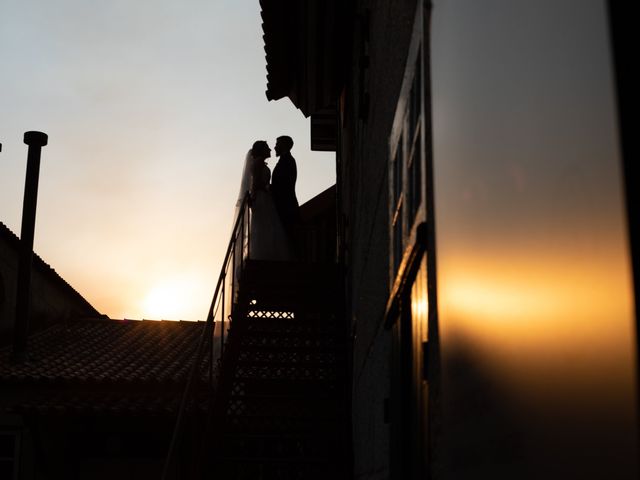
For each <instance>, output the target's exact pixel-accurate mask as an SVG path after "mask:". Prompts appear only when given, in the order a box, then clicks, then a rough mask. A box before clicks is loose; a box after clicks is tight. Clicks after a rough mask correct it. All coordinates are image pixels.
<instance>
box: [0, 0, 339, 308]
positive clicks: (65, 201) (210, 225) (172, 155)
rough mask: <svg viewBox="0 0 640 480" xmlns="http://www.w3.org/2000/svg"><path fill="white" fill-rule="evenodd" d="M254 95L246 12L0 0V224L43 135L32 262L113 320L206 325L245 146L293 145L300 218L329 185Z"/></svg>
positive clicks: (290, 130)
mask: <svg viewBox="0 0 640 480" xmlns="http://www.w3.org/2000/svg"><path fill="white" fill-rule="evenodd" d="M265 89H266V62H265V59H264V50H263V41H262V28H261V19H260V6H259V3H258V1H257V0H216V1H211V0H182V1H180V2H176V1H175V0H153V1H151V0H136V1H134V2H132V1H130V0H103V1H100V2H87V1H86V0H57V1H56V2H51V1H50V0H0V113H1V114H0V143H2V152H0V221H2V222H3V223H4V224H5V225H7V226H8V227H9V228H10V229H11V230H13V231H14V232H15V233H16V234H18V235H19V234H20V219H21V212H22V199H23V192H24V176H25V169H26V158H27V146H26V145H25V144H24V143H23V135H24V132H26V131H29V130H39V131H42V132H45V133H47V134H48V135H49V144H48V145H47V146H46V147H44V148H43V150H42V161H41V162H42V163H41V169H40V185H39V193H38V210H37V218H36V232H35V243H34V250H35V251H36V253H38V254H39V255H40V256H41V257H42V258H43V259H44V260H45V261H46V262H47V263H49V264H50V265H51V266H52V267H53V268H54V269H55V270H56V271H57V272H58V273H59V274H60V275H61V276H62V277H63V278H64V279H65V280H66V281H67V282H69V283H70V284H71V285H72V286H73V287H74V288H75V289H76V290H77V291H78V292H80V293H81V294H82V295H83V296H84V297H85V298H86V299H87V300H88V301H89V302H90V303H91V304H92V305H93V306H94V307H95V308H96V309H97V310H98V311H100V312H101V313H105V314H107V315H108V316H110V317H111V318H130V319H142V318H145V319H170V320H198V319H204V317H205V316H206V313H207V309H208V306H209V302H210V301H211V296H212V294H213V289H214V287H215V282H216V280H217V278H218V274H219V270H220V266H221V262H222V258H223V256H224V253H225V249H226V246H227V243H228V240H229V234H230V229H231V221H232V214H233V207H234V204H235V201H236V198H237V196H238V189H239V182H240V175H241V170H242V165H243V161H244V157H245V154H246V152H247V150H248V149H249V148H250V146H251V144H252V143H253V142H254V141H255V140H258V139H264V140H267V141H268V142H269V143H270V145H271V146H272V147H273V145H274V144H275V138H276V137H277V136H279V135H283V134H286V135H290V136H291V137H292V138H293V139H294V141H295V145H294V148H293V151H292V153H293V155H294V157H295V158H296V160H297V164H298V183H297V193H298V199H299V201H300V203H303V202H304V201H306V200H308V199H310V198H312V197H313V196H315V195H316V194H318V193H320V192H321V191H323V190H324V189H326V188H328V187H329V186H331V185H332V184H333V183H334V182H335V157H334V155H333V154H330V153H322V152H311V151H310V147H309V130H310V126H309V120H308V119H305V118H304V116H303V115H302V113H300V111H298V110H297V109H296V108H295V107H294V106H293V104H292V103H291V102H290V101H289V100H288V99H282V100H279V101H276V102H268V101H267V99H266V97H265V93H264V91H265ZM275 162H276V159H275V158H271V159H269V161H268V164H269V165H270V167H271V168H273V166H274V165H275Z"/></svg>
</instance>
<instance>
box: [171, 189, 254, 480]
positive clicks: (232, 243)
mask: <svg viewBox="0 0 640 480" xmlns="http://www.w3.org/2000/svg"><path fill="white" fill-rule="evenodd" d="M249 226H250V209H249V193H248V192H247V193H246V194H245V195H244V197H243V199H242V203H241V206H240V210H239V211H238V214H237V217H236V219H235V222H234V224H233V230H232V231H231V238H230V239H229V244H228V246H227V252H226V253H225V256H224V260H223V262H222V268H221V269H220V275H219V277H218V283H217V284H216V289H215V291H214V294H213V299H212V300H211V306H210V307H209V313H208V314H207V321H206V324H205V328H204V329H203V331H202V334H201V335H200V339H199V340H198V346H197V349H196V353H195V358H194V361H193V364H192V365H191V370H190V372H189V377H188V378H187V383H186V385H185V388H184V391H183V393H182V398H181V399H180V407H179V408H178V416H177V417H176V423H175V426H174V428H173V435H172V437H171V443H170V444H169V451H168V453H167V458H166V460H165V464H164V468H163V471H162V480H167V479H168V478H169V477H168V475H169V472H170V471H171V468H172V466H173V462H174V457H175V453H176V449H177V446H178V444H179V443H180V440H181V436H182V431H183V428H184V427H183V424H184V417H185V415H186V411H187V406H188V404H189V398H190V397H191V394H192V390H193V388H194V387H193V385H194V382H195V379H196V378H197V376H198V375H199V373H200V367H201V364H202V360H203V357H204V354H205V352H206V350H205V349H206V348H207V347H208V348H209V362H208V363H209V386H210V387H213V381H214V380H213V365H214V358H213V355H214V353H213V352H214V349H213V339H214V334H215V323H216V322H215V319H216V316H217V315H218V312H220V357H219V358H220V359H222V356H223V353H224V337H225V320H227V319H228V320H229V321H231V315H230V314H229V315H227V314H226V313H227V308H228V309H231V308H232V306H233V302H234V297H235V294H236V286H237V281H238V278H237V277H238V275H239V273H240V272H241V271H242V268H243V267H244V262H245V260H246V259H247V258H249V253H250V243H251V238H250V236H251V234H250V228H249ZM238 247H240V251H239V252H238ZM229 268H231V271H230V272H229ZM229 276H230V277H231V285H230V292H229V291H228V290H227V284H226V281H227V279H228V277H229ZM228 293H230V294H231V298H230V301H229V302H227V301H226V295H227V294H228ZM225 304H226V305H225ZM225 306H226V308H225ZM229 313H230V311H229Z"/></svg>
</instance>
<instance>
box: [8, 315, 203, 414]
mask: <svg viewBox="0 0 640 480" xmlns="http://www.w3.org/2000/svg"><path fill="white" fill-rule="evenodd" d="M204 325H205V324H204V322H170V321H150V320H142V321H135V320H107V319H76V320H74V321H70V322H67V323H64V324H62V323H61V324H55V325H52V326H51V327H49V328H47V329H45V330H42V331H40V332H38V333H36V334H34V335H32V336H31V337H30V338H29V346H28V351H29V361H28V362H27V363H24V364H13V363H12V362H11V361H10V355H11V347H5V348H3V349H1V350H0V389H1V390H3V396H2V397H3V398H0V409H2V410H5V411H6V410H24V409H36V410H38V411H41V410H43V409H44V410H48V411H57V410H59V411H69V410H72V411H78V410H82V411H92V410H93V411H98V410H99V411H105V412H109V411H120V412H126V411H138V410H144V411H151V412H152V411H167V410H174V409H175V406H176V405H177V403H178V401H179V396H180V392H181V391H182V388H183V386H184V384H185V381H186V378H187V376H188V372H189V369H190V367H191V365H192V362H193V359H194V354H195V351H196V348H197V345H198V340H199V338H200V335H201V333H202V331H203V328H204ZM4 392H13V394H10V395H4Z"/></svg>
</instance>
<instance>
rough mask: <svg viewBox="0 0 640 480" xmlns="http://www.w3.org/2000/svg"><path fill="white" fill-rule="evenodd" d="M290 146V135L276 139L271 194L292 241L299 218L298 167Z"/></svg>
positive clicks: (291, 141) (291, 142)
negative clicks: (297, 195)
mask: <svg viewBox="0 0 640 480" xmlns="http://www.w3.org/2000/svg"><path fill="white" fill-rule="evenodd" d="M291 148H293V140H292V139H291V137H287V136H286V135H284V136H282V137H278V138H277V139H276V146H275V151H276V157H279V160H278V163H277V164H276V166H275V167H274V168H273V173H272V174H271V195H272V196H273V202H274V203H275V206H276V210H277V211H278V214H279V215H280V220H281V221H282V226H283V227H284V230H285V231H286V232H287V235H288V236H289V238H290V240H291V241H292V242H293V241H294V236H293V231H294V228H295V225H296V224H297V223H298V220H299V218H300V212H299V207H298V199H297V198H296V179H297V177H298V169H297V168H296V161H295V159H294V158H293V157H292V156H291Z"/></svg>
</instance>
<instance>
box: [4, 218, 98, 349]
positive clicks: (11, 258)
mask: <svg viewBox="0 0 640 480" xmlns="http://www.w3.org/2000/svg"><path fill="white" fill-rule="evenodd" d="M0 228H2V231H0V342H1V343H6V342H8V341H10V332H11V330H12V328H13V324H14V322H15V304H16V282H17V278H18V239H17V237H15V235H13V233H11V232H10V231H9V230H8V229H7V228H6V227H5V226H4V225H0ZM31 286H32V293H31V302H32V303H31V313H32V319H31V322H30V327H31V328H39V327H40V326H44V325H48V324H50V323H54V322H58V321H62V320H64V319H66V318H70V317H72V316H98V315H99V313H98V312H97V311H96V310H95V309H94V308H93V307H92V306H91V305H90V304H89V303H88V302H87V301H86V300H85V299H84V298H82V296H80V294H79V293H78V292H76V291H75V290H73V288H72V287H71V286H70V285H69V284H67V283H66V282H64V280H62V279H61V278H60V277H59V276H58V275H57V274H56V273H55V272H54V271H53V270H52V269H51V268H50V267H49V266H48V265H46V264H45V263H44V262H42V260H39V259H36V257H35V256H34V258H33V269H32V276H31Z"/></svg>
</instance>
